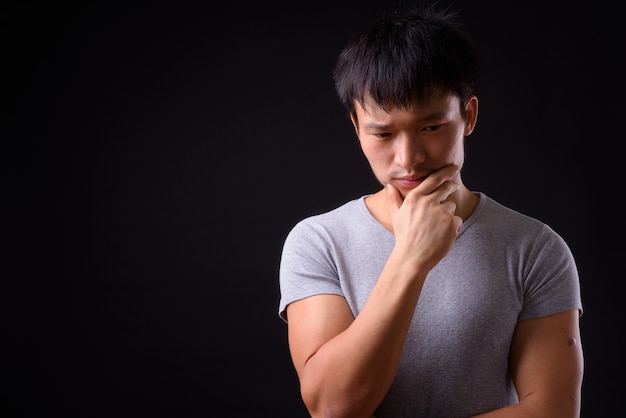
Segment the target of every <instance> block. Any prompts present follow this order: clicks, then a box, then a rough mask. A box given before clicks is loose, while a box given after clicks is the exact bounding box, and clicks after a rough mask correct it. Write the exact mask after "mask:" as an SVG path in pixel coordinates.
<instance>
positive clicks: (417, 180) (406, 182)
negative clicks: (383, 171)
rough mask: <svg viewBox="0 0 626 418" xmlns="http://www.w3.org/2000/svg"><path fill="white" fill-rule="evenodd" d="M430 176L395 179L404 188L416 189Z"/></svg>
mask: <svg viewBox="0 0 626 418" xmlns="http://www.w3.org/2000/svg"><path fill="white" fill-rule="evenodd" d="M428 176H429V174H427V175H425V176H405V177H398V178H396V179H395V181H396V182H397V183H398V184H399V185H402V187H405V188H407V189H414V188H416V187H417V186H419V185H420V184H422V182H423V181H424V180H426V178H427V177H428Z"/></svg>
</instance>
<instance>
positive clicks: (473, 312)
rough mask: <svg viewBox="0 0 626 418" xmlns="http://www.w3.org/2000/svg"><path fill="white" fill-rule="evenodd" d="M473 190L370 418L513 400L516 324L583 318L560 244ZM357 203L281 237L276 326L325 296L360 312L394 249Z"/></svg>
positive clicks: (472, 410)
mask: <svg viewBox="0 0 626 418" xmlns="http://www.w3.org/2000/svg"><path fill="white" fill-rule="evenodd" d="M477 194H478V195H479V197H480V200H479V203H478V206H477V208H476V210H475V211H474V213H473V214H472V216H471V217H470V218H469V219H468V220H467V221H466V222H465V223H464V224H463V226H462V228H461V231H460V232H459V235H458V237H457V239H456V242H455V243H454V245H453V247H452V249H451V250H450V252H449V253H448V254H447V255H446V256H445V257H444V259H443V260H441V262H440V263H439V264H438V265H437V266H436V267H435V268H434V269H433V270H432V271H431V272H430V273H429V275H428V277H427V280H426V282H425V284H424V287H423V289H422V294H421V296H420V299H419V303H418V305H417V308H416V311H415V315H414V317H413V322H412V325H411V329H410V331H409V335H408V338H407V343H406V345H405V350H404V354H403V358H402V361H401V364H400V367H399V370H398V373H397V374H396V378H395V380H394V383H393V384H392V386H391V388H390V390H389V392H388V394H387V396H386V397H385V399H384V400H383V402H382V403H381V405H380V406H379V408H378V409H377V411H376V417H377V418H385V417H394V418H398V417H419V418H427V417H437V418H442V417H446V418H453V417H459V418H461V417H463V418H465V417H468V416H470V415H474V414H478V413H481V412H485V411H489V410H492V409H496V408H499V407H502V406H505V405H507V404H510V403H514V402H517V396H516V394H515V390H514V387H513V384H512V382H511V380H510V378H509V377H508V374H507V364H508V353H509V346H510V344H511V337H512V334H513V331H514V328H515V325H516V323H517V322H518V321H521V320H525V319H532V318H538V317H542V316H546V315H550V314H553V313H557V312H561V311H565V310H569V309H579V310H580V314H582V303H581V295H580V286H579V277H578V272H577V268H576V265H575V262H574V259H573V257H572V254H571V252H570V249H569V248H568V246H567V244H566V243H565V241H564V240H563V239H562V238H561V237H560V236H559V235H558V234H556V233H555V232H554V231H553V230H552V229H551V228H550V227H548V226H547V225H545V224H543V223H541V222H539V221H538V220H536V219H533V218H530V217H528V216H525V215H523V214H520V213H518V212H516V211H513V210H511V209H509V208H506V207H504V206H502V205H501V204H499V203H497V202H495V201H494V200H493V199H491V198H489V197H488V196H486V195H484V194H483V193H477ZM364 197H365V196H363V197H361V198H358V199H355V200H352V201H349V202H347V203H345V204H344V205H342V206H340V207H338V208H336V209H334V210H332V211H329V212H327V213H324V214H320V215H315V216H311V217H309V218H307V219H304V220H302V221H300V222H299V223H298V224H296V225H295V226H294V228H293V229H292V230H291V232H290V233H289V235H288V236H287V238H286V240H285V243H284V247H283V252H282V256H281V263H280V273H279V283H280V293H281V295H280V302H279V308H278V313H279V315H280V317H281V318H282V319H283V320H285V321H287V317H286V314H285V308H286V306H287V305H288V304H289V303H291V302H293V301H296V300H299V299H302V298H306V297H309V296H313V295H318V294H323V293H330V294H337V295H342V296H343V297H345V298H346V300H347V302H348V304H349V305H350V308H351V309H352V312H353V313H354V315H355V316H356V315H358V314H359V312H360V310H361V308H362V307H363V304H364V303H365V301H366V300H367V297H368V295H369V293H370V291H371V289H372V287H373V286H374V284H375V283H376V280H377V278H378V276H379V274H380V272H381V270H382V268H383V265H384V264H385V261H386V260H387V257H388V256H389V253H390V252H391V250H392V248H393V245H394V237H393V234H392V233H390V232H389V231H388V230H387V229H385V228H384V227H383V226H382V225H381V224H380V223H378V222H377V221H376V220H375V219H374V218H373V217H372V216H371V214H370V213H369V211H368V210H367V208H366V206H365V203H364ZM357 349H358V347H355V350H357Z"/></svg>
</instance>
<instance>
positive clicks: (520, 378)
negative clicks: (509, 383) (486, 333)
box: [511, 310, 583, 411]
mask: <svg viewBox="0 0 626 418" xmlns="http://www.w3.org/2000/svg"><path fill="white" fill-rule="evenodd" d="M578 321H579V311H578V310H570V311H565V312H560V313H557V314H554V315H549V316H546V317H543V318H538V319H531V320H526V321H521V322H520V323H519V324H518V326H517V328H516V331H515V335H514V338H513V344H512V347H511V372H512V376H513V379H514V383H515V386H516V389H517V392H518V395H519V398H520V402H523V403H526V402H528V403H531V404H532V405H533V406H534V407H537V408H540V410H546V408H547V409H548V410H552V409H555V410H561V411H574V410H576V409H577V408H579V407H580V390H581V385H582V376H583V352H582V345H581V341H580V328H579V322H578Z"/></svg>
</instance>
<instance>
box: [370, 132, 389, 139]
mask: <svg viewBox="0 0 626 418" xmlns="http://www.w3.org/2000/svg"><path fill="white" fill-rule="evenodd" d="M372 136H373V137H374V138H378V139H385V138H389V137H390V136H391V134H390V133H389V132H380V133H374V134H372Z"/></svg>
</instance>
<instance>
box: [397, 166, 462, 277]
mask: <svg viewBox="0 0 626 418" xmlns="http://www.w3.org/2000/svg"><path fill="white" fill-rule="evenodd" d="M458 170H459V167H457V166H455V165H448V166H445V167H443V168H441V169H439V170H437V171H435V172H433V173H432V174H431V175H429V176H428V177H427V178H426V179H425V180H424V182H423V183H421V184H420V185H419V186H417V187H416V188H414V189H413V190H411V191H410V192H409V193H407V195H406V197H405V198H404V201H402V197H401V196H400V192H399V191H398V189H397V188H395V187H394V186H393V185H391V184H389V183H388V184H387V202H388V205H389V213H390V215H391V223H392V225H393V233H394V235H395V238H396V250H397V251H400V252H401V254H402V258H403V259H405V260H407V261H409V262H410V263H412V264H411V265H413V266H415V267H417V268H419V269H421V268H424V269H426V271H429V270H430V269H432V268H433V267H434V266H435V265H436V264H437V263H438V262H439V261H440V260H441V259H442V258H443V257H444V256H445V255H446V254H447V253H448V251H450V248H451V247H452V244H453V243H454V240H455V238H456V236H457V234H458V232H459V229H460V228H461V225H462V223H463V221H462V219H461V218H460V217H458V216H456V215H455V214H454V212H455V210H456V203H455V202H454V201H453V200H451V199H448V198H449V197H450V195H451V194H452V193H454V192H455V191H457V190H458V189H459V187H460V186H459V185H458V184H457V183H455V182H453V181H451V180H450V179H451V178H452V177H453V176H454V175H456V174H457V173H458Z"/></svg>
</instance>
